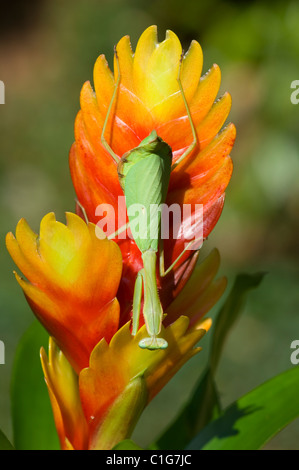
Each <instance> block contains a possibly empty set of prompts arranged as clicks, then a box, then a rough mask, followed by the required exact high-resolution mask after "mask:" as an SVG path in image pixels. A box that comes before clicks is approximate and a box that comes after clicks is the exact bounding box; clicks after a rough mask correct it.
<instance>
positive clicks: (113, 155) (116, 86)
mask: <svg viewBox="0 0 299 470" xmlns="http://www.w3.org/2000/svg"><path fill="white" fill-rule="evenodd" d="M114 54H115V58H116V65H117V79H116V82H115V86H114V90H113V93H112V98H111V101H110V103H109V106H108V110H107V114H106V117H105V121H104V124H103V129H102V134H101V142H102V145H103V147H104V148H105V149H106V150H107V152H108V153H110V155H111V156H112V158H113V159H114V160H115V161H116V163H118V162H119V160H120V157H119V156H118V155H117V154H116V153H115V152H113V150H112V148H111V147H110V145H109V144H108V142H107V141H106V139H105V132H106V128H107V124H108V119H109V116H110V113H111V110H112V106H113V103H114V100H115V98H116V95H117V92H118V89H119V85H120V79H121V76H120V66H119V59H118V55H117V50H116V47H114Z"/></svg>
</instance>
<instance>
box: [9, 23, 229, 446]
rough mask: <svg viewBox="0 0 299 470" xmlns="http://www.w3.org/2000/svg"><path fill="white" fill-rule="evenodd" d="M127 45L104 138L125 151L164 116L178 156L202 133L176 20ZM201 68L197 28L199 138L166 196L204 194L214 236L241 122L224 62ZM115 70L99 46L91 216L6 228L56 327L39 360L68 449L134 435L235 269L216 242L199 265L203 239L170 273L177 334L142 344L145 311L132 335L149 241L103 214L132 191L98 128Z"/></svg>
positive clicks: (40, 306) (87, 117)
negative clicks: (125, 232)
mask: <svg viewBox="0 0 299 470" xmlns="http://www.w3.org/2000/svg"><path fill="white" fill-rule="evenodd" d="M116 49H117V56H118V59H119V65H120V75H121V81H120V88H119V91H118V94H117V99H116V100H115V102H114V104H113V109H112V113H111V115H110V116H109V120H108V126H107V132H106V135H105V137H106V140H107V141H108V142H109V145H110V146H111V148H112V149H113V151H114V152H115V153H116V154H117V155H119V156H120V157H121V156H122V155H123V154H124V153H125V152H126V151H128V150H130V149H132V148H134V147H136V146H138V144H139V143H140V142H141V140H142V139H143V138H145V137H146V136H147V135H149V134H150V132H151V131H152V130H153V129H155V130H156V131H157V133H158V135H159V136H160V137H162V139H163V140H165V141H166V142H167V143H168V144H169V145H170V146H171V148H172V151H173V162H174V163H175V162H177V161H178V159H179V158H180V156H181V155H182V154H183V152H184V150H185V149H186V148H187V147H188V146H189V145H190V143H191V142H192V132H191V126H190V122H189V120H188V117H187V113H186V107H185V105H184V101H183V98H182V95H181V93H180V91H179V87H178V82H177V76H178V71H179V67H180V62H181V55H182V48H181V44H180V42H179V40H178V38H177V36H176V35H175V34H174V33H172V32H171V31H168V32H167V34H166V39H165V41H163V42H162V43H160V44H159V43H158V42H157V30H156V27H154V26H152V27H150V28H148V29H147V30H146V31H145V32H144V33H143V34H142V36H141V38H140V39H139V42H138V44H137V48H136V51H135V54H133V52H132V50H131V46H130V41H129V37H127V36H126V37H124V38H122V39H121V40H120V42H119V43H118V45H117V48H116ZM115 70H116V71H117V67H115ZM201 70H202V52H201V48H200V46H199V44H198V43H197V42H196V41H193V42H192V44H191V46H190V49H189V50H188V52H187V54H186V55H185V56H184V57H183V59H182V65H181V81H182V85H183V88H184V92H185V95H186V99H187V102H188V104H189V107H190V112H191V115H192V120H193V122H194V125H195V129H196V133H197V137H198V145H197V146H196V148H195V149H194V150H193V152H192V154H190V155H189V156H188V157H187V158H186V160H184V161H183V162H181V163H179V164H178V165H177V166H176V167H175V169H174V170H173V172H172V173H171V178H170V185H169V191H168V195H167V200H166V204H168V205H171V204H173V203H177V204H179V205H180V206H181V207H182V206H183V204H191V205H192V207H193V206H195V205H196V204H202V205H203V217H204V219H203V235H204V237H207V236H208V234H209V233H210V232H211V230H212V229H213V227H214V226H215V224H216V222H217V220H218V218H219V216H220V213H221V211H222V207H223V203H224V192H225V189H226V187H227V184H228V182H229V180H230V177H231V172H232V162H231V158H230V156H229V153H230V150H231V149H232V146H233V143H234V139H235V127H234V126H233V125H232V124H230V125H228V126H227V127H226V128H225V129H224V130H223V131H222V132H221V133H218V132H219V131H220V129H221V127H222V126H223V124H224V122H225V120H226V118H227V116H228V113H229V110H230V106H231V98H230V95H229V94H227V93H225V94H224V95H223V97H222V98H221V99H220V100H218V101H217V102H215V99H216V97H217V93H218V90H219V86H220V70H219V67H218V66H216V65H214V66H213V67H212V68H211V70H210V71H209V72H208V73H207V74H206V75H205V76H203V77H202V78H201ZM116 77H117V72H115V74H114V75H113V74H112V72H111V71H110V70H109V68H108V65H107V62H106V60H105V57H104V56H100V57H99V58H98V60H97V62H96V64H95V68H94V86H95V93H94V92H93V90H92V88H91V85H90V83H89V82H86V83H85V84H84V86H83V88H82V92H81V110H80V111H79V113H78V115H77V118H76V123H75V143H74V144H73V146H72V148H71V151H70V170H71V175H72V179H73V183H74V186H75V190H76V193H77V196H78V201H79V204H78V214H80V216H82V215H83V214H82V213H80V209H79V207H83V208H84V210H85V212H86V214H87V217H88V219H89V221H90V222H89V223H85V221H84V220H83V218H82V217H79V215H75V214H72V213H67V214H66V221H67V223H66V225H65V224H62V223H60V222H58V221H57V220H56V218H55V215H54V214H53V213H50V214H48V215H46V216H45V217H44V218H43V220H42V221H41V225H40V233H39V235H38V234H36V233H34V232H33V231H32V230H31V228H30V227H29V225H28V224H27V222H26V221H25V220H24V219H22V220H20V222H19V223H18V225H17V228H16V235H15V236H14V235H13V234H12V233H9V234H8V235H7V238H6V243H7V248H8V251H9V253H10V254H11V256H12V258H13V260H14V261H15V263H16V265H17V266H18V268H19V269H20V270H21V271H22V273H23V275H24V276H25V277H26V279H23V278H22V277H20V276H19V275H18V274H15V275H16V279H17V281H18V282H19V284H20V286H21V287H22V289H23V291H24V294H25V296H26V299H27V300H28V302H29V304H30V306H31V308H32V310H33V312H34V313H35V315H36V316H37V318H38V319H39V320H40V322H41V323H42V324H43V325H44V327H45V328H46V330H47V331H48V332H49V335H50V341H49V354H48V357H47V354H46V352H45V351H44V350H43V349H42V350H41V360H42V366H43V371H44V375H45V379H46V383H47V386H48V390H49V395H50V399H51V404H52V408H53V414H54V419H55V424H56V427H57V431H58V435H59V438H60V443H61V447H62V449H111V448H112V447H113V446H114V445H115V444H116V443H117V442H118V441H120V440H122V439H124V438H127V437H129V436H130V434H131V432H132V430H133V428H134V426H135V424H136V421H137V419H138V417H139V416H140V413H141V412H142V410H143V409H144V407H145V406H146V405H147V404H148V403H149V402H150V400H151V399H152V398H153V397H154V396H155V395H156V394H157V393H158V392H159V390H161V388H162V387H163V386H164V385H165V384H166V383H167V382H168V381H169V379H170V378H171V377H172V376H173V375H174V374H175V373H176V372H177V370H178V369H179V368H180V367H181V366H182V365H183V364H184V363H185V362H186V361H187V360H188V359H189V358H190V357H192V356H193V355H194V354H196V353H197V352H198V351H199V350H200V348H198V347H196V345H197V343H198V341H199V340H200V339H201V338H202V336H203V335H204V334H205V332H206V331H207V330H208V329H209V327H210V324H211V321H210V320H209V319H207V320H203V317H204V316H205V315H206V313H207V312H208V311H209V310H210V308H211V307H212V306H213V305H214V304H215V303H216V302H217V300H218V299H219V298H220V297H221V295H222V293H223V291H224V289H225V287H226V280H225V279H224V278H220V279H215V278H216V275H217V272H218V268H219V254H218V252H217V251H216V250H214V251H213V252H212V253H211V254H210V255H209V256H208V257H207V258H206V260H204V262H203V263H201V264H197V265H196V261H197V258H198V253H193V254H192V255H191V256H189V254H190V252H189V253H186V255H185V256H184V257H182V258H181V260H180V262H179V263H178V264H177V266H176V267H175V269H174V270H173V271H172V272H171V273H170V275H169V276H167V277H166V278H165V279H160V278H158V286H159V293H160V297H161V302H162V305H163V308H164V311H165V318H164V321H163V327H162V334H163V337H164V338H165V339H166V340H167V342H168V348H167V349H165V350H156V351H148V350H143V349H141V348H139V346H138V343H139V341H140V340H141V339H142V338H144V337H145V336H146V335H147V333H146V329H145V326H144V325H142V322H141V325H140V328H139V331H138V333H137V334H136V336H135V337H133V336H132V335H131V332H130V325H131V322H130V312H131V308H132V300H133V288H134V283H135V278H136V274H137V272H138V271H139V270H140V269H141V267H142V260H141V254H140V251H139V249H138V248H137V246H136V244H135V242H134V240H132V239H130V238H127V239H125V240H119V239H115V240H116V241H112V240H108V239H107V238H106V237H104V236H103V237H102V238H101V239H99V238H98V237H97V232H96V226H95V223H96V222H97V218H96V208H97V206H98V205H99V204H103V203H104V204H111V205H112V207H113V208H114V215H113V217H115V220H118V212H117V211H118V197H119V196H123V192H122V189H121V187H120V184H119V181H118V175H117V166H116V163H115V161H114V160H113V158H111V156H110V154H109V153H108V152H107V150H106V149H105V148H104V147H103V145H102V143H101V138H100V137H101V131H102V128H103V123H104V119H105V117H106V114H107V109H108V106H109V103H110V101H111V97H112V94H113V90H114V87H115V80H116ZM184 223H185V221H184V220H183V221H182V224H184ZM108 235H109V233H108ZM184 244H185V240H184V238H181V239H178V240H171V239H170V240H165V243H164V251H165V255H166V267H167V265H169V264H171V263H172V262H173V261H174V259H176V258H177V256H178V255H179V254H180V253H181V252H182V249H183V247H184Z"/></svg>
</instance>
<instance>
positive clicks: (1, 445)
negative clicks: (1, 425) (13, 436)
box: [0, 430, 14, 450]
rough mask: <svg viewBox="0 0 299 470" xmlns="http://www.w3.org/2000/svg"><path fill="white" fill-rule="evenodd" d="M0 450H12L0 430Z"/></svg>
mask: <svg viewBox="0 0 299 470" xmlns="http://www.w3.org/2000/svg"><path fill="white" fill-rule="evenodd" d="M0 450H14V448H13V446H12V444H11V443H10V442H9V440H8V439H7V437H6V436H5V434H4V433H3V432H2V431H1V430H0Z"/></svg>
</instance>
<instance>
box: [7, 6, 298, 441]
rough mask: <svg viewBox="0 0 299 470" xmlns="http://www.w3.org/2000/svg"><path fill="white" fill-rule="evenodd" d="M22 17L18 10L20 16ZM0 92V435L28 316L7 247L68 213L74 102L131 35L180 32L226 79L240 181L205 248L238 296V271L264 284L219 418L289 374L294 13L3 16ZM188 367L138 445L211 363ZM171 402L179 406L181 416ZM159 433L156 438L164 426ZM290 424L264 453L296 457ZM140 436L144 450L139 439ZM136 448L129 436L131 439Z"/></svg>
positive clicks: (238, 10)
mask: <svg viewBox="0 0 299 470" xmlns="http://www.w3.org/2000/svg"><path fill="white" fill-rule="evenodd" d="M20 5H21V6H20ZM1 9H3V12H2V15H1V23H2V24H1V33H0V79H1V80H3V81H4V83H5V86H6V104H5V105H2V106H0V133H1V139H0V214H1V227H0V237H1V249H0V265H1V270H0V311H1V314H0V339H1V340H3V341H4V342H5V345H6V364H5V365H0V428H2V429H3V430H4V431H5V432H7V433H8V435H9V436H10V435H11V422H10V418H9V416H10V410H9V381H10V377H11V365H12V359H13V356H14V353H15V350H16V345H17V343H18V341H19V339H20V337H21V335H22V334H23V332H24V331H25V329H26V327H27V326H28V325H29V324H30V323H31V321H32V314H31V312H30V309H29V307H28V306H27V304H26V302H25V300H24V298H23V296H22V294H21V291H20V289H19V287H18V286H17V285H16V283H15V280H14V278H13V275H12V270H13V268H14V266H13V263H12V261H11V260H10V259H9V256H8V254H7V252H6V250H5V246H4V237H5V234H6V232H7V231H10V230H13V231H14V229H15V226H16V223H17V221H18V220H19V218H21V217H26V218H27V219H28V221H29V222H30V224H31V225H32V226H33V227H35V228H36V229H37V228H38V225H39V221H40V219H41V217H42V216H43V215H44V214H45V213H47V212H49V211H55V212H56V214H57V217H58V218H63V217H64V215H63V214H64V211H66V210H73V209H74V197H75V195H74V192H73V188H72V184H71V179H70V176H69V170H68V151H69V148H70V146H71V144H72V142H73V124H74V119H75V116H76V113H77V111H78V109H79V93H80V89H81V86H82V84H83V83H84V81H86V80H91V81H92V69H93V64H94V62H95V60H96V58H97V56H98V55H99V54H100V53H105V54H106V57H107V59H108V61H109V63H110V64H111V61H112V54H113V45H114V44H115V43H117V41H118V40H119V39H120V38H121V37H122V36H123V35H125V34H129V35H130V36H131V41H132V46H133V48H135V45H136V42H137V39H138V37H139V36H140V34H141V33H142V31H143V30H144V29H145V28H146V27H147V26H149V25H151V24H157V25H158V28H159V39H160V40H163V37H164V34H165V30H166V29H171V30H173V31H174V32H175V33H176V34H177V35H178V36H179V38H180V39H181V41H182V43H183V47H184V48H185V49H187V48H188V45H189V43H190V41H191V40H192V39H197V40H198V41H199V42H200V44H201V45H202V48H203V52H204V72H206V71H207V70H208V69H209V67H210V66H211V65H212V64H213V63H218V64H219V66H220V68H221V71H222V85H221V90H220V91H221V93H220V94H222V93H223V92H224V91H226V90H228V91H229V92H230V93H231V94H232V98H233V107H232V112H231V114H230V116H229V120H231V121H233V122H234V123H235V124H236V126H237V142H236V145H235V147H234V149H233V152H232V158H233V161H234V174H233V177H232V180H231V183H230V186H229V188H228V190H227V198H226V204H225V208H224V211H223V214H222V217H221V219H220V221H219V223H218V225H217V227H216V229H215V230H214V232H213V233H212V235H211V236H210V238H209V240H208V242H207V243H206V247H205V250H210V249H211V248H212V247H214V246H217V247H218V249H219V250H220V253H221V255H222V271H223V273H225V274H227V275H228V278H229V281H230V283H232V282H233V280H234V277H235V274H236V273H237V272H239V271H240V270H244V271H256V270H262V271H267V272H268V275H267V276H266V279H265V281H264V282H263V285H262V286H261V287H260V289H258V290H257V291H256V292H254V293H253V294H252V295H251V297H250V301H249V303H248V305H247V308H246V312H245V314H244V316H243V317H242V318H241V320H240V321H239V323H238V325H237V326H236V327H235V329H234V331H233V333H232V335H231V337H230V338H229V340H228V343H227V345H226V347H225V350H224V354H223V357H222V360H221V363H220V367H219V371H218V373H217V386H218V389H219V390H220V392H221V399H222V401H223V403H224V404H225V405H227V404H229V403H231V402H233V401H234V400H235V399H237V398H239V396H241V394H243V393H246V392H247V391H248V390H250V389H251V388H253V387H254V386H256V385H258V384H259V383H261V382H263V381H265V380H266V379H268V378H270V377H272V376H273V375H274V374H276V373H279V372H282V371H284V370H286V369H288V368H291V367H294V366H292V364H291V363H290V344H291V341H293V340H294V339H298V337H299V293H298V283H299V271H298V258H299V249H298V248H299V245H298V231H299V218H298V213H299V185H298V177H299V150H298V149H299V133H298V120H299V119H298V118H299V105H297V106H296V105H293V104H292V103H291V101H290V95H291V89H290V85H291V82H292V81H293V80H296V79H297V80H298V79H299V76H298V74H299V67H298V66H299V59H298V57H299V28H298V24H299V3H298V2H297V1H296V0H286V1H282V0H281V1H277V0H276V1H275V0H274V1H272V2H271V3H270V2H268V1H266V0H261V1H247V2H242V1H236V0H235V1H233V0H230V1H229V0H227V1H221V0H202V1H200V2H196V1H194V0H184V2H182V1H179V0H152V1H151V2H146V1H145V0H87V1H86V0H64V1H61V0H43V1H39V2H38V0H35V1H34V2H30V6H29V4H28V3H24V2H21V1H18V2H14V3H12V2H10V3H6V4H5V6H4V5H3V6H1ZM204 341H205V342H206V343H204V351H203V352H202V353H201V354H200V355H199V356H198V358H197V357H195V358H194V359H192V361H191V362H190V363H189V364H187V365H186V366H185V367H184V368H183V370H182V371H181V372H180V373H179V374H177V376H176V377H175V378H174V379H173V380H172V382H171V383H170V384H169V385H168V386H167V387H166V388H165V389H164V390H163V391H162V392H161V394H160V395H159V396H158V397H157V398H156V399H155V400H154V401H153V403H152V404H151V405H150V407H149V408H148V409H147V410H146V412H145V413H144V415H143V417H142V419H141V421H140V424H139V426H138V428H137V430H136V436H138V439H136V441H138V444H140V445H142V446H144V445H146V444H147V443H148V442H150V441H151V440H152V439H153V437H154V435H155V431H154V430H155V429H159V427H160V428H163V427H166V426H167V424H168V423H169V422H170V421H171V420H172V419H173V417H174V416H175V415H176V413H177V412H178V410H179V409H180V407H181V406H182V405H183V403H184V402H185V400H186V399H187V398H188V396H189V394H190V391H191V390H192V387H193V385H194V384H195V383H196V380H197V379H198V376H199V373H200V372H202V371H203V369H204V367H205V361H206V360H207V355H206V352H205V350H206V349H207V345H208V342H209V335H207V338H205V339H204ZM173 397H176V403H174V400H173ZM157 423H158V426H157ZM298 435H299V424H298V422H297V423H296V422H295V423H293V424H292V425H291V426H290V427H289V428H287V429H286V430H285V431H283V432H282V433H281V434H280V435H279V436H277V437H276V438H275V439H274V440H273V441H272V442H271V443H270V444H268V448H281V449H288V448H290V449H295V448H297V449H299V444H298V442H299V441H298ZM140 436H143V437H142V439H140ZM133 437H134V436H133Z"/></svg>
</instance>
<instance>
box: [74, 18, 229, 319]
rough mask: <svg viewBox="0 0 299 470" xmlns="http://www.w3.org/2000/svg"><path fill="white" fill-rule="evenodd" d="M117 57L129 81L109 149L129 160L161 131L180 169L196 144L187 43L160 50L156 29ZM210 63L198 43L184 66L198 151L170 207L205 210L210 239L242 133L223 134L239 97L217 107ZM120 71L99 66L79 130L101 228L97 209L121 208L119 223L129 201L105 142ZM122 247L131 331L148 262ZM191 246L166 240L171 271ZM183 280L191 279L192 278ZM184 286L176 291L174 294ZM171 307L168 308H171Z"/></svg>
mask: <svg viewBox="0 0 299 470" xmlns="http://www.w3.org/2000/svg"><path fill="white" fill-rule="evenodd" d="M116 51H117V56H118V59H119V66H120V77H121V81H120V86H119V90H118V94H117V97H116V99H115V102H114V103H113V107H112V111H111V114H110V116H109V119H108V125H107V129H106V132H105V138H106V140H107V142H108V143H109V145H110V146H111V148H112V149H113V151H114V152H115V153H116V154H117V155H119V156H120V157H121V156H122V155H123V154H124V153H125V152H127V151H129V150H131V149H132V148H134V147H136V146H137V145H138V144H139V143H140V142H141V140H142V139H143V138H145V137H146V136H148V135H149V134H150V132H151V131H152V130H153V129H155V130H156V131H157V133H158V135H159V136H160V137H162V139H163V140H165V141H166V142H167V143H168V144H169V145H170V146H171V148H172V151H173V163H174V162H176V161H177V160H178V158H179V157H180V156H181V155H182V153H183V152H184V150H186V148H187V147H188V146H189V145H190V144H191V143H192V140H193V137H192V131H191V126H190V122H189V120H188V117H187V112H186V107H185V105H184V102H183V98H182V95H181V92H180V90H179V86H178V82H177V77H178V71H179V66H180V61H181V55H182V47H181V44H180V41H179V39H178V38H177V36H176V35H175V34H174V33H173V32H171V31H167V33H166V39H165V40H164V41H163V42H161V43H158V41H157V28H156V26H151V27H149V28H148V29H146V30H145V31H144V33H143V34H142V35H141V37H140V39H139V41H138V44H137V47H136V51H135V53H133V51H132V49H131V45H130V38H129V37H128V36H125V37H123V38H122V39H121V40H120V41H119V43H118V44H117V46H116ZM115 61H116V59H115ZM202 63H203V56H202V50H201V47H200V45H199V44H198V42H197V41H192V43H191V46H190V48H189V50H188V52H187V53H186V54H185V55H184V57H183V59H182V65H181V74H180V77H181V82H182V86H183V89H184V93H185V95H186V99H187V102H188V105H189V108H190V112H191V115H192V120H193V122H194V125H195V128H196V133H197V138H198V145H197V146H196V148H195V149H194V151H193V152H192V153H191V154H190V155H189V156H188V157H187V158H186V159H185V160H184V161H182V162H181V163H180V164H179V165H178V166H177V167H176V168H175V169H174V171H172V173H171V177H170V184H169V190H168V195H167V200H166V204H168V205H171V204H174V203H176V204H179V205H180V207H181V208H182V206H183V204H191V206H192V211H193V212H194V210H195V204H202V205H203V236H204V238H206V237H207V236H208V235H209V233H210V232H211V230H212V229H213V228H214V226H215V224H216V223H217V221H218V218H219V216H220V214H221V211H222V208H223V204H224V192H225V189H226V187H227V185H228V183H229V180H230V177H231V174H232V161H231V158H230V156H229V154H230V151H231V149H232V147H233V144H234V141H235V136H236V130H235V126H234V125H233V124H229V125H228V126H227V127H226V128H225V129H224V130H223V131H222V132H221V133H219V131H220V129H221V127H222V126H223V124H224V122H225V121H226V119H227V116H228V114H229V111H230V107H231V97H230V95H229V94H228V93H225V94H224V95H223V96H222V98H220V99H219V100H218V101H216V102H215V99H216V98H217V94H218V91H219V87H220V80H221V74H220V69H219V67H218V66H217V65H213V66H212V67H211V69H210V70H209V71H208V73H207V74H205V75H204V76H203V77H201V72H202ZM114 70H115V72H114V74H113V73H112V72H111V70H110V69H109V67H108V64H107V61H106V59H105V57H104V56H103V55H101V56H100V57H99V58H98V60H97V61H96V64H95V66H94V88H95V92H94V91H93V89H92V87H91V85H90V83H89V82H86V83H85V84H84V85H83V88H82V92H81V98H80V104H81V110H80V111H79V113H78V115H77V119H76V123H75V143H74V144H73V146H72V148H71V151H70V170H71V175H72V179H73V183H74V187H75V190H76V193H77V196H78V200H79V202H80V204H81V205H82V206H83V207H84V208H85V211H86V213H87V216H88V219H89V220H90V221H92V222H94V223H96V222H97V221H98V218H97V216H96V213H95V212H96V207H97V206H98V205H100V204H102V203H109V204H112V205H113V206H114V208H115V217H116V220H117V217H118V205H117V202H118V196H122V195H123V192H122V189H121V187H120V184H119V181H118V175H117V165H116V163H115V161H114V160H113V158H112V157H111V155H110V154H109V153H108V152H107V150H106V149H105V148H104V147H103V145H102V143H101V133H102V128H103V123H104V119H105V117H106V114H107V109H108V106H109V103H110V100H111V97H112V94H113V90H114V88H115V81H116V78H117V73H118V72H117V67H116V62H115V63H114ZM218 133H219V134H218ZM183 223H184V221H183ZM108 234H109V233H108ZM116 241H117V242H118V243H119V246H120V248H121V251H122V255H123V259H124V270H123V276H122V280H121V284H120V291H119V295H118V298H119V301H120V303H121V306H122V317H121V324H124V323H125V322H126V321H127V320H128V318H129V316H128V314H129V312H130V308H131V306H130V299H132V294H133V287H134V282H135V278H136V274H137V272H138V271H139V269H140V268H141V267H142V261H141V257H140V252H139V250H138V249H137V247H136V245H135V242H134V240H129V239H128V240H126V241H118V240H116ZM184 244H185V239H184V238H183V237H182V238H179V239H177V240H171V239H170V240H165V241H164V246H165V250H164V251H165V261H166V267H167V266H169V265H170V264H171V263H172V262H173V261H174V260H175V259H176V258H177V257H178V256H179V254H180V253H181V252H182V250H183V248H184ZM189 255H190V252H189V253H186V255H185V256H183V257H182V258H181V260H180V263H178V264H177V265H176V267H175V269H174V275H175V273H176V271H177V270H178V269H179V268H180V265H182V263H184V262H185V261H186V258H187V257H188V256H189ZM180 278H181V280H184V276H183V277H182V276H181V277H180ZM186 279H187V277H186V276H185V281H186ZM161 282H162V283H163V281H161ZM164 284H165V282H164ZM183 284H184V282H182V283H181V287H182V286H183ZM177 287H178V286H177V285H173V291H175V290H176V289H177ZM170 300H171V298H169V299H168V301H166V303H165V304H164V308H167V306H168V304H169V302H170ZM124 312H125V313H124Z"/></svg>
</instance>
